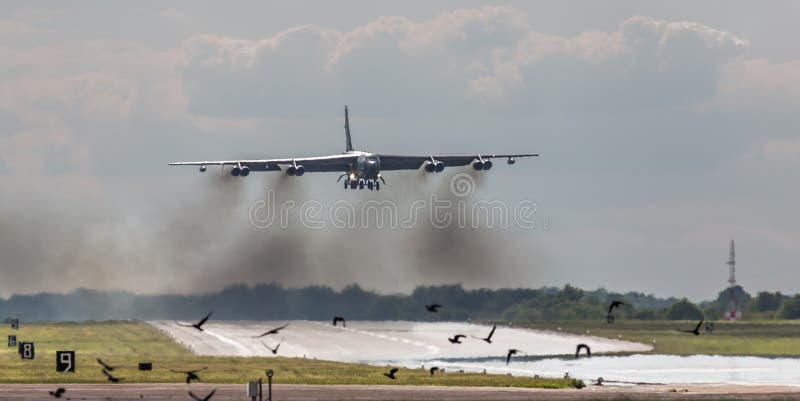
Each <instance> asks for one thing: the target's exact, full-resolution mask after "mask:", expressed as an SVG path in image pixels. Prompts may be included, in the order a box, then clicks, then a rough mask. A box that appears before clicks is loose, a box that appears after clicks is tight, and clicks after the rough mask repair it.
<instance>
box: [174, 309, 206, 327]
mask: <svg viewBox="0 0 800 401" xmlns="http://www.w3.org/2000/svg"><path fill="white" fill-rule="evenodd" d="M212 313H214V311H211V312H208V315H206V317H204V318H203V319H201V320H200V321H199V322H197V323H194V324H191V323H181V322H175V323H178V324H179V325H181V326H186V327H194V328H195V329H197V330H200V331H203V325H204V324H206V320H208V318H210V317H211V314H212Z"/></svg>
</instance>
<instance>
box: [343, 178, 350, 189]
mask: <svg viewBox="0 0 800 401" xmlns="http://www.w3.org/2000/svg"><path fill="white" fill-rule="evenodd" d="M349 185H350V181H347V180H345V182H344V189H347V187H348V186H349Z"/></svg>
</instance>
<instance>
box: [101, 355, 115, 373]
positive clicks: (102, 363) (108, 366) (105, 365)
mask: <svg viewBox="0 0 800 401" xmlns="http://www.w3.org/2000/svg"><path fill="white" fill-rule="evenodd" d="M97 363H99V364H100V366H102V367H103V369H105V370H107V371H109V372H113V371H114V367H113V366H110V365H108V364H107V363H105V362H103V360H102V359H100V358H97Z"/></svg>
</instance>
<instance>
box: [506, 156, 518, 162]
mask: <svg viewBox="0 0 800 401" xmlns="http://www.w3.org/2000/svg"><path fill="white" fill-rule="evenodd" d="M507 162H508V164H514V163H516V162H517V161H516V160H514V158H513V157H509V158H508V160H507Z"/></svg>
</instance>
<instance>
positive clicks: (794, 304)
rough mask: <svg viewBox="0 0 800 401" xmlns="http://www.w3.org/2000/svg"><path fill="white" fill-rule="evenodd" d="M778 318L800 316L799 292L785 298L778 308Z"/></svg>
mask: <svg viewBox="0 0 800 401" xmlns="http://www.w3.org/2000/svg"><path fill="white" fill-rule="evenodd" d="M778 318H780V319H797V318H800V294H797V295H795V296H793V297H791V298H787V299H785V300H784V301H783V302H782V303H781V307H780V309H778Z"/></svg>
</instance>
